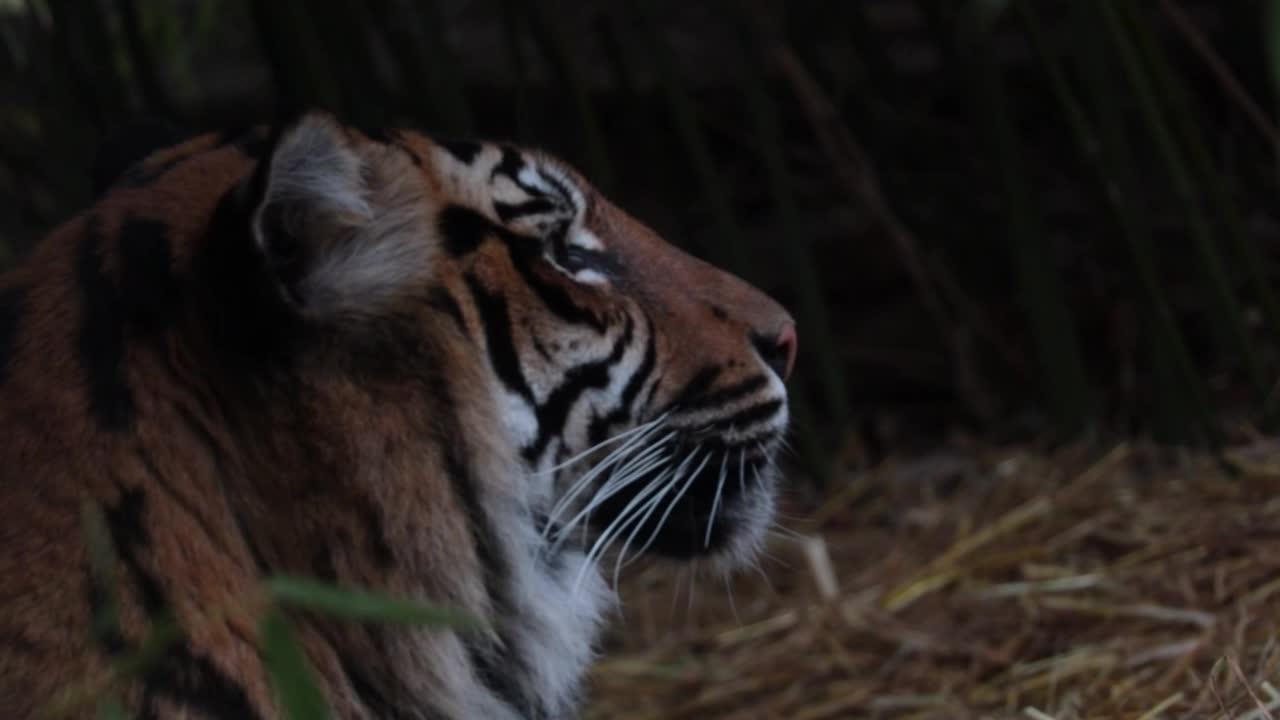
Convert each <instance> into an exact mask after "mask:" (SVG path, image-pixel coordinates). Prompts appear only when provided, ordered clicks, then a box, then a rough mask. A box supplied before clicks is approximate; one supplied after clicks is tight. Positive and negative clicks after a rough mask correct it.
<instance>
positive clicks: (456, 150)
mask: <svg viewBox="0 0 1280 720" xmlns="http://www.w3.org/2000/svg"><path fill="white" fill-rule="evenodd" d="M435 143H436V144H437V145H439V146H440V147H442V148H444V151H445V152H447V153H449V154H450V155H452V156H453V158H454V159H455V160H457V161H458V162H460V163H462V164H463V165H470V164H471V163H473V162H475V160H476V156H477V155H479V154H480V151H481V150H483V149H484V146H483V145H481V144H480V143H478V142H472V141H470V140H436V141H435Z"/></svg>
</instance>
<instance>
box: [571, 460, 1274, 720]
mask: <svg viewBox="0 0 1280 720" xmlns="http://www.w3.org/2000/svg"><path fill="white" fill-rule="evenodd" d="M1277 490H1280V443H1273V442H1272V441H1269V440H1267V439H1264V438H1255V439H1253V440H1252V441H1250V442H1248V443H1247V444H1245V445H1243V446H1240V447H1237V448H1235V449H1233V450H1229V451H1226V452H1225V453H1224V455H1223V456H1222V457H1219V458H1214V457H1212V456H1210V455H1204V454H1195V453H1188V452H1183V451H1174V450H1168V449H1160V448H1157V447H1154V446H1149V445H1140V444H1121V445H1114V446H1098V445H1091V446H1083V445H1072V446H1070V447H1063V448H1057V449H1054V450H1046V451H1037V450H1035V449H1028V448H977V447H962V448H959V449H954V450H948V451H946V452H941V453H938V454H935V455H931V456H929V457H926V458H922V459H915V460H913V461H910V462H906V461H901V460H891V461H889V462H886V463H883V464H882V465H880V466H879V467H876V468H873V469H870V470H866V471H862V472H851V473H848V474H846V476H845V477H843V478H841V479H840V482H838V483H837V488H836V489H835V490H834V491H832V492H830V493H827V494H826V495H825V497H822V498H820V499H816V500H815V499H812V496H814V495H815V494H814V493H809V492H806V491H803V490H800V489H793V490H792V491H791V492H790V493H789V495H790V497H789V502H788V503H787V510H786V517H784V518H782V520H781V522H780V524H781V527H780V529H779V531H778V532H777V533H776V534H775V536H774V538H773V539H772V540H771V542H770V546H769V552H768V557H766V558H765V559H763V560H762V562H761V566H760V572H748V573H744V574H740V575H738V576H735V577H734V578H733V579H732V581H730V582H726V581H725V580H724V579H723V578H717V577H701V576H699V577H696V579H695V576H694V574H693V573H689V572H685V573H680V572H673V571H672V570H671V569H670V568H664V567H661V566H653V567H648V568H642V569H640V570H639V571H637V572H634V573H632V574H631V575H629V576H628V577H626V578H625V579H624V581H623V583H622V588H621V592H622V595H623V597H624V600H625V604H624V607H623V608H622V610H621V611H620V613H619V617H618V618H617V620H616V622H615V623H614V630H613V632H612V635H611V636H610V638H609V643H608V653H607V655H606V656H605V657H603V658H602V659H601V661H600V662H599V663H598V664H597V665H596V667H595V668H594V671H593V675H592V680H593V688H592V691H593V697H594V699H593V704H592V706H591V707H590V709H589V710H588V712H587V713H586V714H585V717H587V718H611V719H614V718H616V719H622V720H633V719H634V720H639V719H640V718H654V719H655V720H656V719H658V718H663V719H672V720H674V719H676V718H699V719H701V718H743V719H747V718H789V719H790V720H817V719H818V718H864V717H865V718H937V719H939V720H940V719H942V718H947V719H964V718H1022V719H1027V718H1030V719H1032V720H1045V718H1053V719H1054V720H1073V719H1077V718H1090V719H1098V720H1104V719H1119V718H1125V719H1128V720H1150V719H1154V718H1231V719H1232V720H1245V719H1247V718H1253V719H1255V720H1264V719H1266V718H1271V717H1273V715H1272V713H1275V717H1280V690H1277V688H1276V687H1273V684H1272V683H1275V684H1276V685H1280V647H1278V646H1277V644H1276V642H1275V640H1276V637H1277V630H1278V629H1280V592H1277V591H1280V494H1277ZM806 498H810V499H806Z"/></svg>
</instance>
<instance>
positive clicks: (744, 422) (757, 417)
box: [699, 400, 782, 429]
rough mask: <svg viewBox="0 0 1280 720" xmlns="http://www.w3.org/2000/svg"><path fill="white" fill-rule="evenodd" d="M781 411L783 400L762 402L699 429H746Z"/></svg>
mask: <svg viewBox="0 0 1280 720" xmlns="http://www.w3.org/2000/svg"><path fill="white" fill-rule="evenodd" d="M781 409H782V401H781V400H769V401H767V402H762V403H760V404H759V405H752V406H751V407H748V408H746V409H744V410H740V411H738V412H736V413H734V414H733V415H730V416H729V417H726V418H719V419H716V420H714V421H713V422H711V423H708V424H707V425H706V426H705V427H704V428H699V429H710V428H739V429H741V428H744V427H750V426H751V425H752V424H754V423H757V422H760V421H761V420H767V419H769V418H771V417H773V416H774V415H776V414H778V411H779V410H781Z"/></svg>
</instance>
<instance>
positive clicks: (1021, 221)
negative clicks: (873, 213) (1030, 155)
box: [959, 18, 1093, 432]
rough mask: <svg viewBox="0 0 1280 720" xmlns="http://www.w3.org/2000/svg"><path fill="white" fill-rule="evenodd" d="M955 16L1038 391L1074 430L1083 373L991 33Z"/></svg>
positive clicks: (1086, 405) (1086, 402) (1084, 413)
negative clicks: (990, 158)
mask: <svg viewBox="0 0 1280 720" xmlns="http://www.w3.org/2000/svg"><path fill="white" fill-rule="evenodd" d="M965 20H966V21H962V22H961V23H960V38H959V40H960V44H961V45H962V46H963V48H964V50H965V51H966V52H965V53H964V55H965V56H966V57H968V58H970V63H971V76H972V77H971V82H972V83H973V84H974V89H975V92H974V97H975V99H976V100H977V103H976V107H975V114H974V116H973V117H974V124H975V125H976V126H977V127H978V128H979V129H980V130H981V131H982V132H983V134H985V135H986V138H987V145H988V146H989V147H990V150H991V152H992V154H993V155H994V157H995V159H996V165H997V166H998V168H999V173H1000V178H1001V186H1002V192H1003V195H1004V199H1005V211H1006V212H1005V217H1006V225H1005V235H1006V237H1007V239H1008V248H1009V255H1010V257H1011V258H1012V260H1013V268H1014V276H1015V280H1016V282H1017V287H1018V292H1019V295H1020V296H1021V298H1022V303H1021V304H1022V310H1023V313H1024V314H1025V316H1026V323H1027V326H1028V328H1029V329H1030V332H1031V337H1032V339H1033V341H1034V343H1035V346H1036V350H1037V354H1038V355H1039V359H1040V367H1041V369H1042V371H1043V374H1042V375H1041V386H1042V392H1043V393H1044V395H1045V397H1046V399H1047V400H1048V401H1049V405H1050V406H1051V407H1052V408H1053V409H1054V413H1055V415H1056V416H1057V421H1058V424H1059V426H1060V427H1061V428H1062V429H1063V430H1066V431H1068V432H1074V431H1078V430H1079V429H1081V428H1082V427H1083V426H1084V425H1085V423H1086V422H1087V420H1088V418H1089V417H1090V415H1091V412H1092V404H1093V400H1092V397H1091V395H1092V390H1091V388H1090V387H1089V381H1088V379H1087V377H1086V375H1085V371H1084V364H1083V361H1082V358H1081V353H1080V346H1079V343H1078V341H1077V338H1076V333H1075V330H1074V326H1075V318H1074V317H1073V315H1072V313H1071V311H1070V310H1068V309H1067V303H1066V290H1065V288H1064V287H1063V285H1062V282H1061V280H1060V278H1059V275H1058V272H1057V270H1056V268H1054V266H1053V258H1052V252H1051V251H1050V248H1049V243H1048V241H1047V239H1046V237H1045V231H1044V227H1043V222H1042V219H1041V211H1040V208H1039V207H1038V203H1037V202H1036V199H1035V197H1034V195H1032V193H1030V192H1029V189H1030V187H1031V181H1030V179H1029V178H1028V177H1027V173H1026V169H1025V167H1024V164H1023V159H1022V148H1021V143H1020V140H1019V131H1018V128H1017V127H1016V125H1015V121H1014V119H1013V118H1014V115H1015V113H1016V110H1015V108H1013V107H1011V106H1010V103H1009V99H1008V97H1007V95H1006V92H1005V89H1004V81H1003V79H1002V77H1001V72H1000V69H999V68H998V67H996V65H995V63H994V61H993V59H992V58H991V56H990V52H989V50H988V44H989V43H990V42H991V40H992V36H991V35H990V34H989V33H988V32H986V31H984V30H982V29H979V28H978V27H976V25H977V23H976V22H974V21H975V20H976V18H966V19H965Z"/></svg>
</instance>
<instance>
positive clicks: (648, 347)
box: [621, 316, 658, 412]
mask: <svg viewBox="0 0 1280 720" xmlns="http://www.w3.org/2000/svg"><path fill="white" fill-rule="evenodd" d="M646 321H647V322H646V324H647V325H648V326H649V337H648V338H647V339H646V341H645V348H644V359H643V360H642V361H641V362H640V367H639V368H638V369H637V370H636V371H635V373H633V374H632V375H631V379H630V380H627V384H626V387H624V388H623V389H622V397H621V401H622V408H623V409H625V410H626V411H627V412H634V411H635V408H634V405H635V400H636V397H638V396H639V395H640V388H642V387H644V381H645V380H647V379H648V378H649V375H650V374H652V373H653V368H654V366H656V365H657V364H658V342H657V339H656V337H657V333H656V332H655V328H654V325H653V321H652V320H648V316H646Z"/></svg>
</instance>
